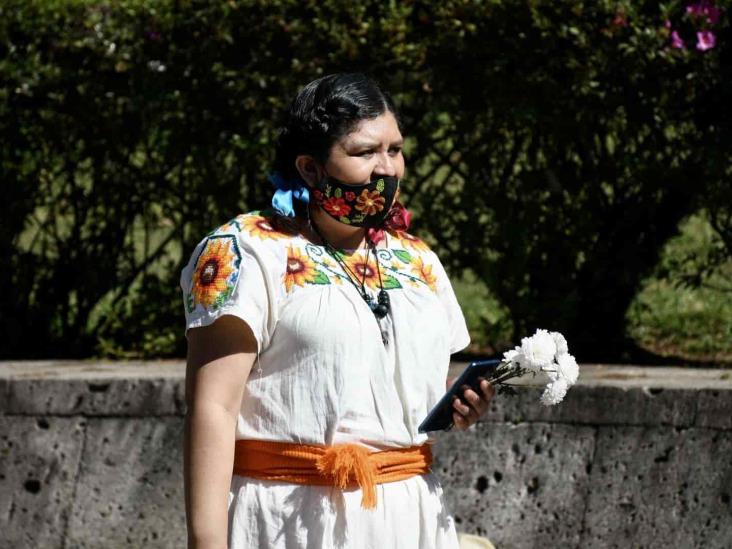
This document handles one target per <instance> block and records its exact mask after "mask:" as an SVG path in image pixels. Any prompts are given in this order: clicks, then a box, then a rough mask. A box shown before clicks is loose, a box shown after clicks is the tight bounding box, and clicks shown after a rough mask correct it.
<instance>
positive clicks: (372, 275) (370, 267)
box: [343, 253, 402, 290]
mask: <svg viewBox="0 0 732 549" xmlns="http://www.w3.org/2000/svg"><path fill="white" fill-rule="evenodd" d="M343 261H344V262H345V264H346V266H347V267H348V268H349V269H350V270H351V272H353V273H354V274H355V275H356V278H357V281H358V283H359V284H360V283H361V281H363V284H364V285H365V286H368V287H369V288H371V289H372V290H377V289H381V287H382V286H383V288H384V289H385V290H393V289H396V288H401V287H402V285H401V284H400V282H399V281H398V280H397V279H396V278H394V277H393V276H391V275H390V274H388V273H387V272H386V269H385V266H384V265H382V266H381V281H379V271H378V270H377V266H376V259H375V258H374V257H368V259H367V257H365V256H364V255H362V254H361V253H355V254H353V255H351V256H343Z"/></svg>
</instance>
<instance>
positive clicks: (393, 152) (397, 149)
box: [389, 147, 402, 156]
mask: <svg viewBox="0 0 732 549" xmlns="http://www.w3.org/2000/svg"><path fill="white" fill-rule="evenodd" d="M400 152H402V148H401V147H392V148H391V149H389V154H390V155H392V156H396V155H398V154H399V153H400Z"/></svg>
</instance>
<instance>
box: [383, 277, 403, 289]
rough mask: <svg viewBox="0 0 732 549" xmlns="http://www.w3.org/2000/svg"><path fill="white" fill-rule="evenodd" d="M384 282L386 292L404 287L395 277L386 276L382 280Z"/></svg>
mask: <svg viewBox="0 0 732 549" xmlns="http://www.w3.org/2000/svg"><path fill="white" fill-rule="evenodd" d="M382 282H383V283H384V289H385V290H396V289H398V288H401V287H402V285H401V283H400V282H399V281H398V280H397V279H396V278H394V277H393V276H389V275H386V276H385V277H384V278H383V279H382Z"/></svg>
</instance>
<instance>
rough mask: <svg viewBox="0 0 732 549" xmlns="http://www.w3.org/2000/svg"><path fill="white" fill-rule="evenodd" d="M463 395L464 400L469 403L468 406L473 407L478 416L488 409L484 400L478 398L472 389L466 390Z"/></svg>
mask: <svg viewBox="0 0 732 549" xmlns="http://www.w3.org/2000/svg"><path fill="white" fill-rule="evenodd" d="M463 395H464V396H465V400H467V401H468V402H469V403H470V405H471V406H472V407H473V409H474V410H475V411H476V412H477V414H478V415H481V414H482V413H483V412H485V410H487V409H488V403H487V402H486V401H485V400H484V399H482V398H480V397H479V396H478V393H476V392H475V391H473V390H472V389H468V390H466V391H465V392H464V393H463Z"/></svg>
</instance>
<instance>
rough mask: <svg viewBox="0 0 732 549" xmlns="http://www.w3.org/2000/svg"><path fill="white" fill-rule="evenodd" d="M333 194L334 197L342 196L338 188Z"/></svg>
mask: <svg viewBox="0 0 732 549" xmlns="http://www.w3.org/2000/svg"><path fill="white" fill-rule="evenodd" d="M333 196H335V197H336V198H340V197H342V196H343V191H341V190H340V189H336V190H335V192H334V193H333Z"/></svg>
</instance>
